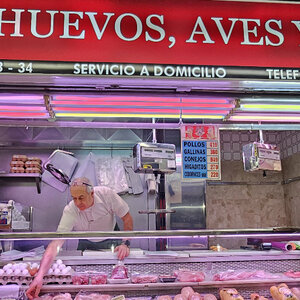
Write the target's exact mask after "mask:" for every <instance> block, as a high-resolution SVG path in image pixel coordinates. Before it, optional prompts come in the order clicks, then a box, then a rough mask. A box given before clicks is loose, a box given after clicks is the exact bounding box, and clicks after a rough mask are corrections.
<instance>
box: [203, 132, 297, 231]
mask: <svg viewBox="0 0 300 300" xmlns="http://www.w3.org/2000/svg"><path fill="white" fill-rule="evenodd" d="M263 139H264V142H265V143H270V144H276V145H277V146H278V147H279V149H280V151H281V158H282V172H271V171H267V173H266V174H267V177H263V174H262V171H255V172H245V171H244V169H243V162H242V146H243V145H245V144H248V143H251V142H254V141H259V140H260V137H259V132H258V131H252V132H249V131H229V130H225V131H221V132H220V141H221V160H222V166H221V168H222V180H221V184H219V185H209V184H207V191H206V213H207V228H264V227H277V226H300V217H299V216H300V201H299V199H298V195H299V194H300V181H297V180H296V181H294V182H292V183H289V184H282V182H283V180H284V179H285V180H287V179H290V178H295V177H298V176H300V171H299V170H300V132H299V131H298V132H297V131H279V132H276V131H263Z"/></svg>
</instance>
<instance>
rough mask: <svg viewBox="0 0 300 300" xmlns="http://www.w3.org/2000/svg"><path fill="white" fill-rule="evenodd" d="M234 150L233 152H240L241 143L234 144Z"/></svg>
mask: <svg viewBox="0 0 300 300" xmlns="http://www.w3.org/2000/svg"><path fill="white" fill-rule="evenodd" d="M232 150H233V152H238V151H240V144H239V143H233V144H232Z"/></svg>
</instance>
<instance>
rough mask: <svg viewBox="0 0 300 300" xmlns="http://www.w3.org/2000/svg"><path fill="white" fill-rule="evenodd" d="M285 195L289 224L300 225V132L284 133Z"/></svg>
mask: <svg viewBox="0 0 300 300" xmlns="http://www.w3.org/2000/svg"><path fill="white" fill-rule="evenodd" d="M282 149H283V155H284V158H283V160H282V165H283V171H284V172H283V179H284V183H285V184H284V185H283V190H284V197H285V202H286V211H287V217H288V220H287V225H291V226H294V227H299V226H300V201H299V195H300V132H297V131H285V132H283V133H282Z"/></svg>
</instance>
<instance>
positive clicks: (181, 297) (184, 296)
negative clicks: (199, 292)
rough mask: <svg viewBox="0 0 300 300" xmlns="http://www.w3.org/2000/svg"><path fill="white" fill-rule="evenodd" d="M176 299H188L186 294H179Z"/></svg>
mask: <svg viewBox="0 0 300 300" xmlns="http://www.w3.org/2000/svg"><path fill="white" fill-rule="evenodd" d="M174 300H188V298H187V296H186V295H183V294H178V295H176V296H175V297H174Z"/></svg>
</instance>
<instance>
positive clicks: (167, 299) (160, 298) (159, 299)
mask: <svg viewBox="0 0 300 300" xmlns="http://www.w3.org/2000/svg"><path fill="white" fill-rule="evenodd" d="M157 300H172V297H171V296H169V295H163V296H158V297H157Z"/></svg>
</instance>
